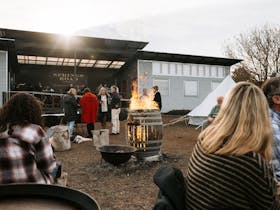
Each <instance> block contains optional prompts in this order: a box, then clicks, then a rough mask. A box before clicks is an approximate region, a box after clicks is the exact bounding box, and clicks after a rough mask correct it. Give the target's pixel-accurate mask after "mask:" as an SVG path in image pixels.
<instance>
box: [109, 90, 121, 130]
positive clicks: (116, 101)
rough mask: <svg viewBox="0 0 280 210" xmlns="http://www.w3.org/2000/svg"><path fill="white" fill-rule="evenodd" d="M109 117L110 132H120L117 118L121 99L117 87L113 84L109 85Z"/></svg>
mask: <svg viewBox="0 0 280 210" xmlns="http://www.w3.org/2000/svg"><path fill="white" fill-rule="evenodd" d="M111 98H112V101H111V107H112V110H111V115H112V116H111V118H112V134H113V135H117V134H119V133H120V120H119V115H120V112H121V108H120V105H121V99H120V95H119V93H118V87H117V86H115V85H113V86H112V87H111Z"/></svg>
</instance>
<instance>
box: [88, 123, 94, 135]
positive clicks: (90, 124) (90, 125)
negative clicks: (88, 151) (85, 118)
mask: <svg viewBox="0 0 280 210" xmlns="http://www.w3.org/2000/svg"><path fill="white" fill-rule="evenodd" d="M92 130H94V123H88V124H87V132H88V137H90V138H92V133H91V131H92Z"/></svg>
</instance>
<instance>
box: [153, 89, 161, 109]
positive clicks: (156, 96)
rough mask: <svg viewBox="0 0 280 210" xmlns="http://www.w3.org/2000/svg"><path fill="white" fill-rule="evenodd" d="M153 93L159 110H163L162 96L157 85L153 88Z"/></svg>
mask: <svg viewBox="0 0 280 210" xmlns="http://www.w3.org/2000/svg"><path fill="white" fill-rule="evenodd" d="M153 91H154V101H155V102H156V103H157V105H158V108H159V110H161V107H162V104H161V95H160V92H159V89H158V86H157V85H156V86H154V87H153Z"/></svg>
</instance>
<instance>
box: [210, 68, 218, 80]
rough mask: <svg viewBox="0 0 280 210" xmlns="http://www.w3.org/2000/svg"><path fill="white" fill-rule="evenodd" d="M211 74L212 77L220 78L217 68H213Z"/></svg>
mask: <svg viewBox="0 0 280 210" xmlns="http://www.w3.org/2000/svg"><path fill="white" fill-rule="evenodd" d="M210 73H211V75H210V76H211V77H213V78H217V77H218V74H217V66H211V69H210Z"/></svg>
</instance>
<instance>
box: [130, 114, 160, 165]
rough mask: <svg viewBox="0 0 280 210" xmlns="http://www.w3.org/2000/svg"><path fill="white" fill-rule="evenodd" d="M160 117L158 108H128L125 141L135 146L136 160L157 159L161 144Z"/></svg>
mask: <svg viewBox="0 0 280 210" xmlns="http://www.w3.org/2000/svg"><path fill="white" fill-rule="evenodd" d="M162 129H163V128H162V118H161V113H160V111H159V110H129V112H128V123H127V141H128V143H129V144H130V146H134V147H136V148H137V151H136V152H135V156H136V158H137V159H138V160H144V161H149V160H152V161H153V160H159V159H160V147H161V144H162Z"/></svg>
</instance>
